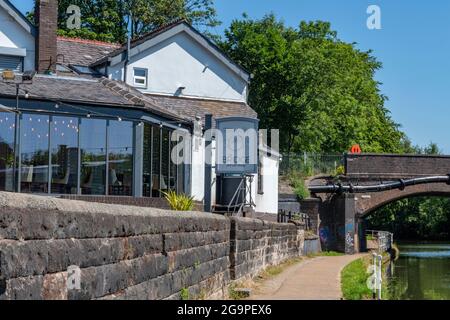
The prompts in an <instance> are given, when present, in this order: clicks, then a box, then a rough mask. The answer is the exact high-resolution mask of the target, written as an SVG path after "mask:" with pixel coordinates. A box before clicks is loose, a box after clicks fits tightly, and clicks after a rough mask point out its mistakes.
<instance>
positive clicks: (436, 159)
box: [345, 154, 450, 179]
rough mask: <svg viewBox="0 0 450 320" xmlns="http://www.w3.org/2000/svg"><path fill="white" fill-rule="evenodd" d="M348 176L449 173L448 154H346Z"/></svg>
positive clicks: (379, 176) (391, 177) (405, 175)
mask: <svg viewBox="0 0 450 320" xmlns="http://www.w3.org/2000/svg"><path fill="white" fill-rule="evenodd" d="M345 172H346V175H347V177H348V178H359V179H371V178H376V179H406V178H413V177H426V176H439V175H447V174H449V173H450V156H430V155H398V154H346V155H345Z"/></svg>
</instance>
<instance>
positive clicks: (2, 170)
mask: <svg viewBox="0 0 450 320" xmlns="http://www.w3.org/2000/svg"><path fill="white" fill-rule="evenodd" d="M15 121H16V116H15V114H12V113H9V112H0V191H14V132H15V130H14V128H15Z"/></svg>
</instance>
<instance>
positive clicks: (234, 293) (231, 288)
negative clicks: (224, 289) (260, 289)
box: [228, 283, 246, 300]
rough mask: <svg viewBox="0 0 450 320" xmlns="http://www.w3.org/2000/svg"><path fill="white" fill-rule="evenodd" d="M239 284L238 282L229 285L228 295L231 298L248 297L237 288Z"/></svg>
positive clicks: (240, 298)
mask: <svg viewBox="0 0 450 320" xmlns="http://www.w3.org/2000/svg"><path fill="white" fill-rule="evenodd" d="M237 288H238V285H237V284H236V283H232V284H230V285H229V286H228V296H229V297H230V299H231V300H242V299H244V298H246V296H245V294H244V293H243V292H241V291H238V290H236V289H237Z"/></svg>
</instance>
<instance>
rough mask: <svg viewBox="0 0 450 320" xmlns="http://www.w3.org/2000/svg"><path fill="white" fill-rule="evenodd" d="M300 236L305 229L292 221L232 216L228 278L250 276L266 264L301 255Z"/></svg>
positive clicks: (302, 237)
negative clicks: (284, 221) (229, 272)
mask: <svg viewBox="0 0 450 320" xmlns="http://www.w3.org/2000/svg"><path fill="white" fill-rule="evenodd" d="M303 239H304V230H299V229H298V228H297V227H296V226H295V225H294V224H286V223H283V224H282V223H275V222H268V221H263V220H254V219H245V218H231V238H230V241H231V247H230V271H231V277H232V278H233V279H236V280H238V279H242V278H248V277H253V276H255V275H256V274H257V273H258V272H260V271H261V270H262V269H264V268H266V267H267V266H270V265H275V264H279V263H280V262H282V261H283V260H286V259H289V258H293V257H297V256H300V255H301V254H302V249H303Z"/></svg>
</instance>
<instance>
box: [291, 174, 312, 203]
mask: <svg viewBox="0 0 450 320" xmlns="http://www.w3.org/2000/svg"><path fill="white" fill-rule="evenodd" d="M289 184H290V185H291V186H292V187H293V188H294V193H295V194H296V195H297V197H298V198H299V199H307V198H309V197H310V193H309V190H308V187H307V186H306V183H305V175H304V173H302V172H300V173H299V172H291V174H290V175H289Z"/></svg>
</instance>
